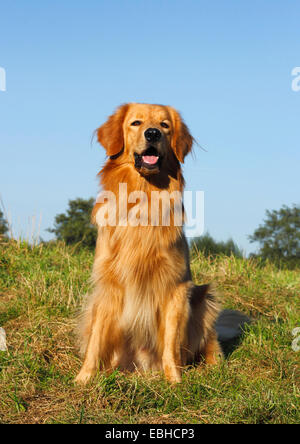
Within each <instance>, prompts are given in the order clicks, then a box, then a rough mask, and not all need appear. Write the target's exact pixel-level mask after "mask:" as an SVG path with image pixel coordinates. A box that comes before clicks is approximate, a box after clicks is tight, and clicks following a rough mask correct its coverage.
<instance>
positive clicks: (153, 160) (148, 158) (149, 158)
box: [143, 156, 158, 165]
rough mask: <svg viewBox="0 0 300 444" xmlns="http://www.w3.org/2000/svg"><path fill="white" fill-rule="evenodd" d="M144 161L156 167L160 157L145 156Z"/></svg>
mask: <svg viewBox="0 0 300 444" xmlns="http://www.w3.org/2000/svg"><path fill="white" fill-rule="evenodd" d="M143 161H144V162H145V163H149V164H150V165H154V164H155V163H156V162H157V161H158V156H143Z"/></svg>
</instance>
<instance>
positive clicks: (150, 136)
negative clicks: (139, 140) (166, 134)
mask: <svg viewBox="0 0 300 444" xmlns="http://www.w3.org/2000/svg"><path fill="white" fill-rule="evenodd" d="M144 135H145V139H146V140H147V141H148V142H158V141H159V139H160V138H161V132H160V131H159V130H158V129H156V128H148V129H147V130H146V131H145V133H144Z"/></svg>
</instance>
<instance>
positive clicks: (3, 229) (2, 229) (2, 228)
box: [0, 210, 8, 236]
mask: <svg viewBox="0 0 300 444" xmlns="http://www.w3.org/2000/svg"><path fill="white" fill-rule="evenodd" d="M7 232H8V224H7V221H6V219H5V218H4V214H3V213H2V211H1V210H0V236H5V235H6V234H7Z"/></svg>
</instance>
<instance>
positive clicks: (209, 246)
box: [191, 233, 243, 257]
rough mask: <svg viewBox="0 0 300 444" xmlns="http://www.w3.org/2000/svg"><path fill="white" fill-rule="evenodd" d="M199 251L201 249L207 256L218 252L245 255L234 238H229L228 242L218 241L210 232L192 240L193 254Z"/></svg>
mask: <svg viewBox="0 0 300 444" xmlns="http://www.w3.org/2000/svg"><path fill="white" fill-rule="evenodd" d="M198 251H201V252H202V253H203V254H204V255H205V256H216V255H218V254H224V255H226V256H231V255H232V254H233V255H234V256H236V257H243V254H242V252H241V250H240V249H239V247H238V246H237V245H236V244H235V243H234V241H233V240H232V239H228V240H227V241H226V242H222V241H221V242H218V241H215V240H214V239H213V238H212V236H211V235H210V234H209V233H206V234H204V235H203V236H200V237H196V238H194V239H193V240H192V242H191V253H192V255H193V254H197V252H198Z"/></svg>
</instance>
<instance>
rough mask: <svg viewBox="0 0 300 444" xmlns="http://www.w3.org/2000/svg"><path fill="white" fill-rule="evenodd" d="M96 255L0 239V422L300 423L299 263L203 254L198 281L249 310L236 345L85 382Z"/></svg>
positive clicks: (196, 268) (227, 303)
mask: <svg viewBox="0 0 300 444" xmlns="http://www.w3.org/2000/svg"><path fill="white" fill-rule="evenodd" d="M92 261H93V255H92V253H90V252H88V251H84V250H79V249H76V248H70V247H66V246H65V245H63V244H53V245H51V244H49V245H39V246H36V247H33V248H32V247H30V246H29V245H28V244H26V243H21V242H16V241H11V242H3V241H2V242H0V326H2V327H4V328H5V330H6V333H7V343H8V352H0V393H1V397H0V423H12V422H14V423H140V422H146V423H297V422H298V423H299V422H300V413H299V394H300V391H299V382H300V373H299V358H300V352H298V353H297V352H295V351H293V349H292V347H291V343H292V341H293V339H294V338H293V336H292V330H293V329H294V328H295V327H300V307H299V304H300V273H299V272H300V270H294V271H287V270H278V269H276V268H275V267H274V266H272V265H271V264H267V265H265V266H262V265H260V264H259V262H256V261H254V260H251V261H249V260H245V259H236V258H234V257H230V258H229V257H224V256H219V257H217V258H216V259H214V260H213V259H207V258H204V257H202V256H199V257H197V258H195V259H194V260H193V262H192V270H193V275H194V280H195V282H196V283H198V284H202V283H207V282H211V281H214V282H216V284H217V287H218V289H219V291H220V295H221V296H220V298H221V301H222V303H223V306H224V308H234V309H238V310H241V311H243V312H244V313H245V314H247V315H250V316H251V317H252V318H253V319H254V322H253V324H251V325H250V326H248V327H247V328H246V329H245V332H244V334H243V337H242V338H241V341H240V343H239V344H237V345H236V347H235V348H234V349H232V350H230V351H229V353H228V356H227V358H226V359H225V360H224V361H223V362H222V363H220V365H219V366H217V367H215V368H208V367H201V368H200V369H195V368H191V369H186V370H185V371H184V375H183V382H182V383H181V384H179V385H176V386H171V385H170V384H168V383H167V382H166V381H165V380H164V379H163V378H162V376H161V375H159V374H148V375H141V374H134V375H125V374H123V373H120V372H118V371H115V372H113V373H111V374H106V375H105V374H101V375H98V376H97V377H96V379H95V380H94V381H93V383H92V384H90V385H88V386H87V387H86V388H82V387H77V386H75V385H74V384H73V378H74V376H75V375H76V373H77V372H78V370H79V368H80V364H81V361H80V359H79V358H78V355H77V351H76V347H75V340H74V334H73V328H74V325H75V323H76V321H75V316H76V313H78V310H79V307H80V304H81V301H82V298H83V296H84V294H85V293H86V292H87V291H88V288H89V276H90V270H91V266H92Z"/></svg>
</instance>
